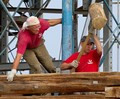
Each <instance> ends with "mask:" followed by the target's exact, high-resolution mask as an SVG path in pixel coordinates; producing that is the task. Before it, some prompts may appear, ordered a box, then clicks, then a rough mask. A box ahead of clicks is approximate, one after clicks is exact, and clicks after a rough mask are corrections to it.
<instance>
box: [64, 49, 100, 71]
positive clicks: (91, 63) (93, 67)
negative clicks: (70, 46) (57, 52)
mask: <svg viewBox="0 0 120 99" xmlns="http://www.w3.org/2000/svg"><path fill="white" fill-rule="evenodd" d="M78 54H79V52H76V53H74V54H72V55H71V56H70V57H69V58H68V59H67V60H65V61H64V62H66V63H70V62H72V61H73V60H76V59H77V56H78ZM100 58H101V55H99V54H98V53H97V50H91V51H90V52H89V53H88V54H86V55H82V56H81V58H80V61H79V65H78V67H77V68H76V72H98V66H99V62H100Z"/></svg>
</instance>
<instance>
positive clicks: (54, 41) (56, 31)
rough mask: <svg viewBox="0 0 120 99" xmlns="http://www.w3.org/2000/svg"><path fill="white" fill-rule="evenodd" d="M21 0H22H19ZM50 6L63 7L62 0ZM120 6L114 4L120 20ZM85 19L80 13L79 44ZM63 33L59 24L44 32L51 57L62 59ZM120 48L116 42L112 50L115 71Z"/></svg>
mask: <svg viewBox="0 0 120 99" xmlns="http://www.w3.org/2000/svg"><path fill="white" fill-rule="evenodd" d="M18 1H20V0H18ZM44 1H46V0H44ZM113 1H117V0H113ZM10 3H11V4H12V5H13V4H14V3H15V5H18V4H17V3H19V2H15V0H10ZM81 5H82V0H78V6H79V7H80V6H81ZM48 8H62V0H60V1H59V3H58V0H51V2H50V4H49V5H48ZM118 8H119V6H116V5H114V6H113V13H114V15H115V17H116V19H117V20H118V21H119V20H120V17H119V15H120V12H119V15H118V14H117V9H118ZM61 17H62V14H46V13H45V14H43V18H44V19H54V18H61ZM85 20H86V17H83V16H82V15H80V14H78V44H79V41H80V38H81V34H82V32H83V28H84V24H85ZM115 28H116V24H115V22H114V21H113V28H112V30H114V29H115ZM117 33H118V31H116V35H117ZM61 35H62V25H61V24H59V25H57V26H54V27H50V28H49V29H48V30H47V31H45V33H44V39H45V45H46V48H47V50H48V52H49V54H50V56H51V57H53V58H55V59H56V60H59V59H60V57H59V56H60V55H61V54H62V53H61V49H60V48H61V38H62V37H61ZM100 35H101V37H102V35H103V33H102V30H100ZM11 46H15V44H13V45H11ZM118 48H119V46H118V45H117V44H114V46H113V48H112V50H113V55H112V57H113V61H112V62H113V63H112V64H113V71H117V66H119V68H120V63H119V61H120V58H119V55H118V54H119V53H120V49H119V50H117V49H118ZM100 70H101V71H102V66H101V68H100Z"/></svg>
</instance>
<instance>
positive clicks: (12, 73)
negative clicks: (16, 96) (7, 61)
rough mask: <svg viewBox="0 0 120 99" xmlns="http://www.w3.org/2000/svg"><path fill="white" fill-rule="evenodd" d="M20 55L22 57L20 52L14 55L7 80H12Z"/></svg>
mask: <svg viewBox="0 0 120 99" xmlns="http://www.w3.org/2000/svg"><path fill="white" fill-rule="evenodd" d="M21 57H22V54H19V53H17V55H16V57H15V60H14V62H13V65H12V69H11V71H10V73H9V74H8V75H7V80H8V81H13V78H14V76H15V74H16V71H17V68H18V65H19V63H20V59H21Z"/></svg>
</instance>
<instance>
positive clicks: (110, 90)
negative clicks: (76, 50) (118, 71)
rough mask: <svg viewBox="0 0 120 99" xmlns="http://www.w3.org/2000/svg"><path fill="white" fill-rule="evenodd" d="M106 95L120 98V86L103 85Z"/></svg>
mask: <svg viewBox="0 0 120 99" xmlns="http://www.w3.org/2000/svg"><path fill="white" fill-rule="evenodd" d="M105 96H106V97H116V98H120V86H118V87H105Z"/></svg>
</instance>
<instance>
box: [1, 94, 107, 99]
mask: <svg viewBox="0 0 120 99" xmlns="http://www.w3.org/2000/svg"><path fill="white" fill-rule="evenodd" d="M0 99H105V97H104V95H60V96H3V97H0ZM107 99H109V98H107Z"/></svg>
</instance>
